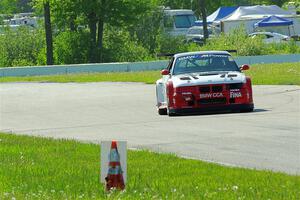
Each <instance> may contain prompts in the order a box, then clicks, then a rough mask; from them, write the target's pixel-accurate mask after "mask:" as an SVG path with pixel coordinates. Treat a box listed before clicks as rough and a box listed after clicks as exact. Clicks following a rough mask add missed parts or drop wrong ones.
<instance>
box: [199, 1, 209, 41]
mask: <svg viewBox="0 0 300 200" xmlns="http://www.w3.org/2000/svg"><path fill="white" fill-rule="evenodd" d="M199 7H200V11H201V15H202V21H203V36H204V41H205V40H206V39H207V38H208V29H207V19H206V18H207V14H206V4H205V0H199Z"/></svg>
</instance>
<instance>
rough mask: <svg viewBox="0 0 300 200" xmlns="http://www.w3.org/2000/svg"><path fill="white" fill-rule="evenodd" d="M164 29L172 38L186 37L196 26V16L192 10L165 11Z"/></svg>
mask: <svg viewBox="0 0 300 200" xmlns="http://www.w3.org/2000/svg"><path fill="white" fill-rule="evenodd" d="M163 13H164V20H163V28H164V30H165V32H166V33H168V34H170V35H172V36H179V35H183V36H184V35H185V34H186V33H187V31H188V29H189V28H190V27H192V26H193V25H194V24H195V21H196V20H197V19H196V16H195V14H194V12H193V11H192V10H185V9H179V10H171V9H168V8H165V9H164V10H163Z"/></svg>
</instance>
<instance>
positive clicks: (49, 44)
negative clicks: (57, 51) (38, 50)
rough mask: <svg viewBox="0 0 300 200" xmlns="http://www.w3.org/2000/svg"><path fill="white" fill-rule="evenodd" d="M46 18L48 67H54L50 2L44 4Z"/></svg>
mask: <svg viewBox="0 0 300 200" xmlns="http://www.w3.org/2000/svg"><path fill="white" fill-rule="evenodd" d="M44 18H45V32H46V45H47V65H53V42H52V29H51V20H50V4H49V1H46V2H45V3H44Z"/></svg>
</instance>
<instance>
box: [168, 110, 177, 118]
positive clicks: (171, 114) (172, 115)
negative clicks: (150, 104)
mask: <svg viewBox="0 0 300 200" xmlns="http://www.w3.org/2000/svg"><path fill="white" fill-rule="evenodd" d="M167 113H168V115H169V117H174V116H177V114H176V113H175V112H170V111H169V110H167Z"/></svg>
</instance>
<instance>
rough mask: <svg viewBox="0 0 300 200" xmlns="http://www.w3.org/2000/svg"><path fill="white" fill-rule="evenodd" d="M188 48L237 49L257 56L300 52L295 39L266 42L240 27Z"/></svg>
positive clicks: (191, 49) (242, 54)
mask: <svg viewBox="0 0 300 200" xmlns="http://www.w3.org/2000/svg"><path fill="white" fill-rule="evenodd" d="M188 50H189V51H200V50H237V54H238V55H240V56H255V55H268V54H290V53H300V46H299V45H297V44H296V42H295V41H291V42H282V43H279V44H278V43H270V44H265V43H263V40H262V38H260V37H255V38H250V37H248V35H247V34H246V31H245V30H244V29H243V28H240V29H235V30H233V31H232V32H230V33H229V34H224V33H222V34H220V35H219V36H218V37H215V38H210V39H208V41H207V43H206V44H205V45H204V46H202V47H200V46H190V47H189V49H188Z"/></svg>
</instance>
